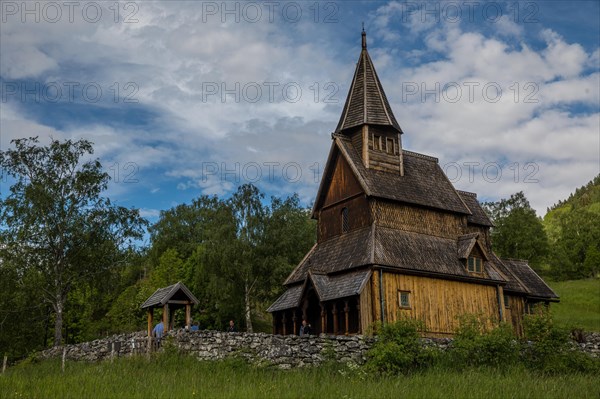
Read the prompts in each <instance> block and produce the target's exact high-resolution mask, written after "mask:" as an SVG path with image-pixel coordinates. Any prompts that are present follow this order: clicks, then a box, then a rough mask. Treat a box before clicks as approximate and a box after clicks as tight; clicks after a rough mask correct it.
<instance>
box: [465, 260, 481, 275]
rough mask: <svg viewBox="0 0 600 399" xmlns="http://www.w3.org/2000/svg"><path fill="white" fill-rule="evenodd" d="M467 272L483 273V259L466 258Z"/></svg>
mask: <svg viewBox="0 0 600 399" xmlns="http://www.w3.org/2000/svg"><path fill="white" fill-rule="evenodd" d="M467 271H468V272H469V273H477V274H482V273H483V259H481V258H477V257H475V256H469V257H468V258H467Z"/></svg>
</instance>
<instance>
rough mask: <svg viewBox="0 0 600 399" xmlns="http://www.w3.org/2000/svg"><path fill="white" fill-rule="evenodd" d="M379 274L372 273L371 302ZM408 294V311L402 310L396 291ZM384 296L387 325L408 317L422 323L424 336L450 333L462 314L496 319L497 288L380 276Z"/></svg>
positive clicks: (456, 326)
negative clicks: (425, 334)
mask: <svg viewBox="0 0 600 399" xmlns="http://www.w3.org/2000/svg"><path fill="white" fill-rule="evenodd" d="M378 279H379V273H373V284H372V288H373V293H372V294H373V295H372V298H373V302H375V301H377V302H379V301H380V298H379V282H378ZM400 290H401V291H409V292H410V308H408V309H406V308H401V307H400V303H399V297H398V294H399V292H398V291H400ZM383 294H384V309H385V319H386V322H393V321H396V320H398V318H399V317H404V316H407V317H410V318H413V319H419V320H422V321H423V322H424V323H425V328H426V331H427V334H429V333H431V334H441V335H443V334H448V335H451V334H453V333H454V332H455V331H456V329H457V328H458V326H459V321H460V320H459V319H460V317H461V316H462V315H465V314H475V315H480V316H483V318H484V319H488V322H487V324H488V327H491V325H492V322H491V321H492V320H498V318H499V311H498V296H497V292H496V287H494V286H487V285H480V284H470V283H465V282H460V281H450V280H442V279H435V278H430V277H422V276H411V275H403V274H394V273H387V272H384V273H383ZM373 308H374V310H375V314H374V315H375V319H376V320H380V313H379V309H380V307H379V305H377V306H374V307H373Z"/></svg>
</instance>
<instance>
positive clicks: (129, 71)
mask: <svg viewBox="0 0 600 399" xmlns="http://www.w3.org/2000/svg"><path fill="white" fill-rule="evenodd" d="M111 4H112V3H111ZM306 4H308V3H306ZM109 5H110V4H109V3H106V5H105V7H108V6H109ZM340 7H341V5H340ZM374 7H376V8H377V9H376V10H375V11H373V12H372V14H371V21H372V24H373V25H372V26H374V29H373V30H374V33H375V34H373V35H371V33H369V35H370V36H369V49H370V53H371V56H372V57H373V59H374V62H375V66H376V68H377V70H378V73H379V76H380V78H381V80H382V83H383V85H384V88H385V90H386V93H387V95H388V98H389V99H390V101H391V103H392V105H393V109H394V111H395V114H396V117H397V119H398V120H399V122H400V124H401V125H402V127H403V129H404V130H405V132H406V134H405V136H404V143H406V144H407V146H408V149H411V150H415V151H423V152H426V153H429V154H431V155H434V156H438V157H440V159H441V160H443V161H444V162H450V161H457V162H458V161H460V162H463V161H468V160H473V161H478V162H480V163H481V164H482V165H483V164H485V163H486V162H499V163H501V164H502V165H509V164H511V163H514V162H518V163H519V165H525V164H526V163H528V162H535V163H536V164H538V165H539V176H540V182H539V183H537V184H525V183H523V182H522V181H520V180H518V181H517V182H516V183H515V182H514V179H512V180H511V179H502V180H500V182H498V183H495V184H490V183H488V182H486V181H481V182H477V181H474V182H473V183H469V182H468V181H467V182H465V181H463V180H461V181H460V182H457V186H459V187H460V188H465V189H468V190H473V189H474V190H475V191H479V192H480V196H481V195H484V196H486V197H490V198H492V197H496V198H497V197H501V196H508V195H510V194H511V193H513V192H516V191H518V190H520V189H524V190H525V191H526V194H527V196H528V197H529V198H530V200H531V202H532V204H534V206H536V208H537V209H538V213H542V212H543V211H544V210H545V207H546V206H549V205H551V204H552V203H553V202H555V201H556V200H558V199H560V198H561V196H562V197H564V196H566V195H567V194H568V193H569V192H570V191H573V189H574V188H575V187H577V186H579V185H582V184H584V183H586V182H587V181H588V180H589V179H591V178H592V177H593V176H594V174H595V173H598V170H597V166H598V156H599V154H598V131H599V129H600V126H598V120H599V113H598V112H597V109H598V105H599V103H600V100H599V94H598V90H597V88H598V85H599V84H600V83H599V81H600V77H599V73H598V72H597V69H598V63H599V61H598V60H599V57H600V56H599V55H598V54H599V51H598V50H597V49H596V50H595V51H594V52H592V53H586V51H585V50H584V48H583V47H582V46H581V45H580V44H578V43H568V42H567V41H566V40H565V39H564V38H563V37H561V36H560V35H559V34H557V33H556V32H555V31H553V30H550V29H545V30H543V31H542V32H541V34H540V35H541V36H540V37H541V38H542V39H543V41H544V42H543V43H542V44H541V45H540V44H539V43H537V45H532V44H531V40H530V38H528V37H525V33H524V30H523V29H522V25H517V24H515V23H514V21H512V20H511V19H510V18H507V17H506V18H505V17H503V18H501V19H500V20H499V21H498V22H497V23H496V24H495V26H494V27H493V29H492V32H491V34H492V35H494V36H489V35H488V34H487V33H482V32H483V30H482V31H477V30H475V29H473V26H472V25H471V26H469V28H470V30H471V31H469V32H467V31H465V30H463V27H462V26H461V24H459V23H447V21H446V23H441V24H436V23H431V21H432V19H431V18H429V19H427V20H425V22H423V21H422V15H421V13H414V14H411V15H408V16H407V15H404V16H403V15H402V13H403V12H404V13H406V9H405V8H403V7H406V5H405V4H404V5H403V3H400V2H390V3H387V4H385V5H383V6H379V5H377V6H374ZM104 10H105V11H106V13H107V14H106V15H107V18H103V20H102V21H100V22H99V23H95V24H92V23H87V22H85V21H82V20H81V18H79V19H77V20H76V21H75V23H72V24H71V23H68V22H65V21H61V23H57V24H48V23H39V24H23V23H21V22H20V20H19V19H16V20H15V19H11V20H10V21H8V23H6V24H2V35H1V37H0V40H1V41H2V43H1V44H2V57H1V61H0V72H1V75H2V77H3V78H4V79H7V80H11V79H19V78H27V77H34V78H36V79H39V80H40V81H46V82H48V81H73V80H75V81H79V82H89V81H93V82H98V83H99V84H100V85H101V86H102V87H103V88H104V89H105V92H109V88H110V87H111V85H114V83H115V82H118V83H119V84H120V87H121V90H123V87H124V86H123V85H124V84H126V83H127V82H133V83H135V84H136V85H137V87H138V88H139V91H137V92H136V93H135V98H136V99H137V100H139V105H140V107H143V108H144V109H150V110H152V111H153V112H154V113H155V116H153V117H155V118H156V120H152V121H148V122H149V123H148V124H147V126H148V127H147V128H146V127H144V128H140V127H135V128H134V127H130V126H129V125H128V124H127V123H124V124H123V125H124V126H119V125H116V124H109V123H106V124H103V123H102V121H99V122H98V121H96V122H94V124H81V123H80V124H79V125H78V124H77V123H76V122H74V123H73V125H72V126H68V127H63V128H62V129H58V128H52V127H48V126H44V125H43V124H42V123H40V122H36V121H35V120H33V119H32V117H31V116H28V114H26V113H25V112H24V111H23V112H21V110H20V108H26V107H27V105H28V104H22V103H21V104H19V105H20V106H21V107H17V106H13V105H11V104H10V103H3V104H2V115H1V120H0V127H1V128H2V138H1V140H2V141H1V142H0V145H2V146H3V147H5V146H6V145H7V143H8V141H9V140H10V139H11V138H15V137H22V136H28V135H41V136H43V137H48V136H54V137H56V138H59V137H86V138H89V139H90V140H92V141H94V142H95V143H96V147H95V148H96V155H97V156H99V157H100V158H101V159H102V161H103V163H104V164H105V165H108V166H111V165H116V164H118V165H119V168H121V169H120V172H121V175H120V177H121V178H122V177H123V174H122V173H123V172H125V173H126V172H127V170H125V171H123V170H122V168H123V167H124V166H125V165H128V164H129V163H132V164H134V165H135V166H137V167H138V168H139V174H140V177H145V179H141V180H140V184H137V185H129V186H128V185H124V184H120V185H113V186H111V190H113V191H112V192H111V193H114V194H116V195H122V196H126V195H127V193H128V192H130V191H131V190H144V192H150V193H156V192H157V191H154V190H159V189H160V188H159V185H160V184H161V183H162V182H164V181H170V182H171V183H172V185H173V186H177V187H178V188H179V190H183V191H187V192H189V193H190V195H192V194H193V195H196V194H198V193H205V194H218V195H223V194H226V193H228V192H230V191H231V190H232V189H233V188H235V184H234V183H235V182H231V181H229V180H226V179H223V178H222V176H221V175H220V171H219V174H216V175H209V176H208V177H206V173H205V172H206V170H204V171H203V165H205V164H206V163H208V162H210V163H217V165H218V166H219V168H222V164H223V163H225V168H227V167H230V168H231V167H233V168H235V166H231V165H235V164H239V165H240V173H241V170H242V168H243V165H248V164H250V163H257V164H259V165H262V166H263V168H264V169H263V171H262V172H263V176H264V175H265V174H268V172H267V170H266V167H264V164H265V163H269V162H274V163H277V164H278V165H279V167H283V165H287V164H292V163H296V164H298V165H300V168H301V170H302V176H301V177H300V178H299V179H298V181H294V182H290V181H286V180H285V179H284V178H282V176H279V178H278V179H267V178H264V177H263V178H262V179H261V180H260V185H261V187H262V188H263V189H265V190H270V192H274V193H278V194H287V193H292V192H299V193H300V196H301V198H302V199H303V200H304V201H305V202H307V203H308V202H310V201H311V200H312V199H313V198H314V195H315V193H316V190H317V186H318V181H315V176H314V169H315V168H312V167H313V166H314V165H315V164H317V163H318V164H319V167H320V169H321V170H322V168H323V166H324V162H325V158H326V156H327V152H328V150H329V145H330V138H329V133H330V132H331V131H332V130H333V129H334V128H335V124H336V122H337V120H338V117H339V112H341V108H342V106H343V102H344V99H345V98H344V96H345V95H346V91H347V88H348V85H349V83H350V79H351V77H352V73H353V70H354V65H353V62H354V60H355V59H356V57H357V56H358V54H359V51H360V36H359V35H358V32H356V41H355V43H354V44H353V45H352V46H351V47H350V48H351V49H352V50H351V51H353V53H352V54H349V55H348V54H341V53H342V49H341V47H342V46H341V45H340V43H341V42H342V40H343V39H342V38H341V33H340V32H341V29H340V28H341V27H342V26H341V24H329V25H328V24H314V23H311V22H310V19H307V20H303V21H302V22H300V23H298V24H290V23H288V22H286V21H281V20H278V21H275V22H274V23H268V22H265V21H262V22H261V23H255V24H252V23H244V22H243V21H242V22H241V23H237V24H236V23H229V22H228V23H222V21H221V19H220V17H219V16H217V17H215V18H209V19H208V20H207V21H206V22H205V21H203V15H202V13H201V11H202V9H201V5H200V3H197V2H169V3H161V2H144V3H140V4H139V10H138V12H137V14H136V16H135V17H136V18H137V19H138V20H139V22H138V23H133V24H125V23H122V22H120V23H115V22H114V21H113V20H112V18H110V17H111V14H110V10H109V9H108V8H105V9H104ZM339 15H340V16H342V15H344V14H343V13H340V14H339ZM404 17H407V18H408V20H407V22H406V24H404V25H402V26H400V25H399V24H398V21H402V18H404ZM405 27H408V29H409V31H410V33H409V34H410V40H416V41H418V40H422V41H423V43H424V45H423V47H419V48H417V49H404V48H403V47H402V45H403V41H404V40H405V39H406V38H405V37H404V36H402V35H400V32H402V29H400V28H405ZM378 39H379V41H378ZM381 39H382V40H381ZM540 47H541V48H540ZM344 48H345V47H344ZM407 59H408V61H409V62H408V63H407V62H406V60H407ZM348 60H352V61H348ZM589 69H592V72H589ZM266 82H276V83H278V84H279V85H278V86H275V88H274V97H273V98H270V95H269V94H270V93H269V88H268V86H267V85H266V84H265V83H266ZM327 82H334V83H335V85H333V86H330V87H329V89H327V88H326V87H325V84H326V83H327ZM470 82H473V83H470ZM236 83H237V84H238V85H239V88H238V89H236V91H237V93H236V94H238V95H239V96H240V99H239V101H235V99H234V98H233V97H234V96H232V95H226V96H225V95H222V89H223V88H227V89H232V88H235V87H236ZM315 83H317V85H315ZM403 83H404V85H403ZM406 83H415V84H417V87H418V88H419V93H418V94H417V95H415V96H408V97H407V98H404V97H405V96H403V94H405V93H404V89H405V88H406V87H405V84H406ZM436 83H439V85H440V88H442V87H444V85H446V84H449V83H450V84H456V85H458V86H459V87H461V88H462V96H461V98H460V100H459V101H457V102H456V103H452V102H449V101H447V100H446V99H444V97H443V95H444V94H447V93H442V92H441V91H440V93H439V97H440V102H439V103H436V102H434V101H433V100H432V96H429V97H426V98H425V101H424V102H422V101H421V96H420V95H421V92H422V89H423V88H427V89H431V88H435V87H436ZM248 84H249V85H250V86H252V87H255V86H259V87H260V88H261V89H262V93H261V96H260V98H259V100H258V101H257V102H256V103H253V102H251V101H248V96H247V95H248V92H247V93H243V92H242V91H243V88H244V86H245V85H248ZM285 84H297V86H298V87H300V88H301V90H302V96H301V97H300V98H299V99H298V101H297V102H292V101H286V99H285V98H283V94H284V93H283V92H282V88H283V86H284V85H285ZM467 84H478V85H479V86H477V88H476V90H475V98H474V101H469V99H468V90H469V89H468V86H467ZM489 84H495V85H498V86H499V87H500V88H501V90H502V96H501V98H500V99H499V101H498V102H491V101H486V100H485V98H483V97H484V94H483V92H482V88H483V87H485V85H489ZM215 85H216V88H217V90H218V92H217V93H216V94H212V95H207V90H208V89H214V88H215ZM423 85H424V86H423ZM526 85H530V86H526ZM250 86H247V87H250ZM331 87H333V90H336V89H337V93H335V95H334V99H337V100H338V101H337V103H326V102H324V99H325V98H326V96H327V95H329V94H332V93H333V91H332V90H331ZM317 88H318V91H317ZM517 88H518V95H517V93H516V90H517ZM537 89H539V90H537ZM535 90H537V91H535ZM122 94H124V93H123V92H122ZM315 95H316V97H317V98H316V100H315ZM527 95H530V96H533V97H532V98H533V99H535V100H538V101H537V102H526V101H525V100H526V98H525V97H526V96H527ZM515 96H516V98H515ZM106 106H107V107H114V108H119V107H121V106H123V104H107V105H106ZM581 106H583V107H585V109H586V111H585V113H583V112H578V111H577V110H573V108H574V107H575V108H576V107H581ZM590 110H591V111H590ZM594 110H596V111H594ZM153 115H154V114H153ZM132 118H133V116H132ZM107 122H109V121H107ZM203 172H204V173H203ZM278 173H279V174H281V170H279V171H278ZM507 173H508V172H507ZM146 174H152V176H148V175H146ZM507 176H509V175H508V174H507ZM288 180H290V179H288ZM463 184H465V185H464V186H463ZM165 191H166V190H162V191H161V193H164V192H165ZM139 206H142V205H139ZM148 209H149V210H151V208H150V207H149V208H148ZM152 209H153V208H152Z"/></svg>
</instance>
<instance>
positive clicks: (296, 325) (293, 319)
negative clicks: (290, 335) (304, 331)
mask: <svg viewBox="0 0 600 399" xmlns="http://www.w3.org/2000/svg"><path fill="white" fill-rule="evenodd" d="M292 321H293V322H294V334H296V332H297V331H298V317H297V316H296V310H292Z"/></svg>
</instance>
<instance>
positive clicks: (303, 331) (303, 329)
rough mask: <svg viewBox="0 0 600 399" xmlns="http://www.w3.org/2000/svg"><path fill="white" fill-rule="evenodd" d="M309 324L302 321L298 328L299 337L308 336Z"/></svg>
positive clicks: (304, 320)
mask: <svg viewBox="0 0 600 399" xmlns="http://www.w3.org/2000/svg"><path fill="white" fill-rule="evenodd" d="M310 332H311V331H310V324H309V323H308V322H307V321H306V319H302V325H301V326H300V336H301V337H302V336H304V335H310Z"/></svg>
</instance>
